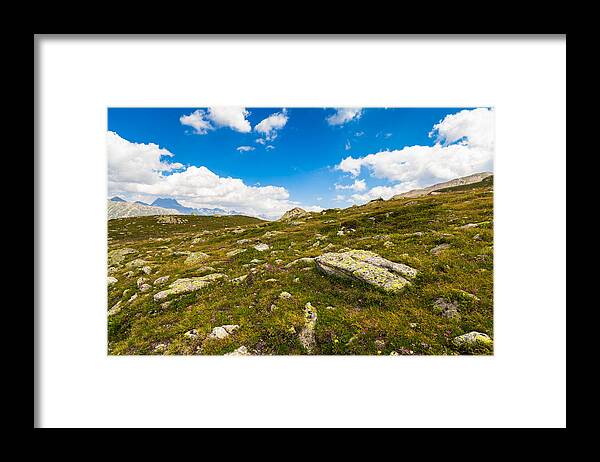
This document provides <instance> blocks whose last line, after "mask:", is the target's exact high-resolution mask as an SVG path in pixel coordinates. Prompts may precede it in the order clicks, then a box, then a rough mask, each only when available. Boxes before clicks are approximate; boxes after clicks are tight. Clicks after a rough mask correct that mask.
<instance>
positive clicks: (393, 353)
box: [390, 350, 398, 356]
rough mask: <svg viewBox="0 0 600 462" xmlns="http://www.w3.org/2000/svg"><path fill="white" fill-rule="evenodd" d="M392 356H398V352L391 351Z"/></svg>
mask: <svg viewBox="0 0 600 462" xmlns="http://www.w3.org/2000/svg"><path fill="white" fill-rule="evenodd" d="M390 356H398V352H397V351H394V350H392V351H390Z"/></svg>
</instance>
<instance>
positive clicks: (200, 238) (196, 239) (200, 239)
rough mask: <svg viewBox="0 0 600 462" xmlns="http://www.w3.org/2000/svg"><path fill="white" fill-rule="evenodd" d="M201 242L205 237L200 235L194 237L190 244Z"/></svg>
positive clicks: (204, 240)
mask: <svg viewBox="0 0 600 462" xmlns="http://www.w3.org/2000/svg"><path fill="white" fill-rule="evenodd" d="M203 242H206V239H204V238H202V237H195V238H194V239H192V244H202V243H203Z"/></svg>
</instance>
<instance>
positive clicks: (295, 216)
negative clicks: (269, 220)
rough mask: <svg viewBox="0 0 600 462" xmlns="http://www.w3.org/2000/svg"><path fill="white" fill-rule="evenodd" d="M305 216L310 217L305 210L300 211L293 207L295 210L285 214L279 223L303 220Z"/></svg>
mask: <svg viewBox="0 0 600 462" xmlns="http://www.w3.org/2000/svg"><path fill="white" fill-rule="evenodd" d="M307 216H310V212H307V211H306V210H304V209H301V208H300V207H295V208H293V209H291V210H288V211H287V212H285V213H284V214H283V215H282V216H281V218H280V219H279V220H280V221H290V220H296V219H298V218H304V217H307Z"/></svg>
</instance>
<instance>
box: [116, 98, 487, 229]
mask: <svg viewBox="0 0 600 462" xmlns="http://www.w3.org/2000/svg"><path fill="white" fill-rule="evenodd" d="M436 124H438V125H437V127H436ZM432 130H433V132H432ZM108 132H109V152H108V155H109V195H110V196H112V195H119V196H121V197H123V198H125V199H127V200H144V201H148V202H151V201H152V200H153V199H154V198H156V197H174V198H176V199H177V200H179V201H180V202H181V203H184V205H189V206H208V207H221V208H225V209H235V210H238V211H242V212H247V213H251V214H254V215H259V216H263V217H268V218H276V217H277V216H278V215H280V214H281V213H282V211H285V210H284V209H286V207H287V208H291V207H293V206H296V205H298V206H301V207H304V208H310V209H314V210H318V209H320V208H331V207H347V206H349V205H352V204H354V203H363V202H366V201H368V200H370V199H372V198H376V197H375V196H377V197H379V196H381V197H384V198H386V199H387V198H389V197H391V195H393V194H397V193H399V192H403V191H405V190H409V189H413V188H415V187H422V186H427V185H428V184H432V183H434V182H438V181H445V180H447V179H451V178H454V177H457V176H464V175H468V174H470V173H476V171H483V170H491V168H492V159H493V110H489V109H486V108H481V109H477V108H350V109H340V108H337V109H336V108H281V107H280V108H196V107H188V108H109V110H108ZM170 177H171V178H170ZM350 186H352V188H350ZM386 196H387V197H386ZM220 199H221V200H220Z"/></svg>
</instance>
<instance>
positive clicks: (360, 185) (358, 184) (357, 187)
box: [335, 180, 367, 191]
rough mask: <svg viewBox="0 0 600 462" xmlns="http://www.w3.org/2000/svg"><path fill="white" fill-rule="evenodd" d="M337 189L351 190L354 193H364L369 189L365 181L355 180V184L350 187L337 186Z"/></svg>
mask: <svg viewBox="0 0 600 462" xmlns="http://www.w3.org/2000/svg"><path fill="white" fill-rule="evenodd" d="M335 189H351V190H352V191H364V190H365V189H367V183H366V181H365V180H355V181H354V183H352V184H349V185H343V184H336V185H335Z"/></svg>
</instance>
